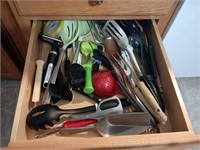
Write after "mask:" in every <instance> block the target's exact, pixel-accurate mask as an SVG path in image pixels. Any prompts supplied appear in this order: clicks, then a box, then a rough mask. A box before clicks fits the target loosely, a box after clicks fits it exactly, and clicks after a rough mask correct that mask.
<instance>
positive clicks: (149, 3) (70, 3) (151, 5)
mask: <svg viewBox="0 0 200 150" xmlns="http://www.w3.org/2000/svg"><path fill="white" fill-rule="evenodd" d="M89 1H92V0H76V1H74V0H65V1H64V0H62V1H51V2H49V3H47V1H45V0H41V1H33V0H26V1H14V3H15V6H16V8H17V10H18V12H19V14H20V15H21V16H23V17H28V18H30V19H31V20H33V19H34V20H41V19H49V20H50V19H62V18H63V17H64V18H65V19H67V18H71V17H72V16H73V18H74V19H77V18H76V17H78V18H82V19H84V17H90V18H94V19H101V18H103V19H110V18H116V19H117V18H118V19H125V18H134V19H152V18H154V19H158V18H160V16H163V15H166V14H168V13H169V12H170V9H171V8H172V6H173V5H174V4H175V3H176V1H177V0H102V1H103V3H102V4H101V5H95V6H91V5H90V3H89ZM94 1H95V0H94ZM96 1H98V0H96ZM80 8H81V9H80Z"/></svg>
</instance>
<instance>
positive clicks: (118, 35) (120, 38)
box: [102, 20, 142, 76]
mask: <svg viewBox="0 0 200 150" xmlns="http://www.w3.org/2000/svg"><path fill="white" fill-rule="evenodd" d="M102 32H103V34H104V35H105V36H106V37H109V36H111V37H113V38H115V40H116V41H117V43H118V44H119V46H120V47H121V48H122V49H123V50H126V51H127V52H128V54H129V57H130V60H131V65H132V67H134V69H136V72H137V75H138V76H141V75H142V73H141V70H140V67H139V65H138V63H137V59H136V57H135V55H134V52H133V47H132V46H131V45H130V44H129V41H128V37H127V36H126V33H125V32H124V31H123V29H122V28H121V27H120V26H119V25H118V24H117V22H115V21H114V20H108V21H107V22H106V24H105V25H104V27H103V29H102Z"/></svg>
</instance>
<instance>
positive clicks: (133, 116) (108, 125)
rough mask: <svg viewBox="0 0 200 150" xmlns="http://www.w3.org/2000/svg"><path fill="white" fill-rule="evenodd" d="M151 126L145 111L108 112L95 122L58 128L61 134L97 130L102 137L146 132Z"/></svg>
mask: <svg viewBox="0 0 200 150" xmlns="http://www.w3.org/2000/svg"><path fill="white" fill-rule="evenodd" d="M150 127H152V123H151V118H150V116H149V114H148V113H145V112H132V113H123V114H109V115H108V116H106V117H104V118H102V119H100V120H99V121H98V122H97V123H96V124H93V125H91V126H84V127H80V128H60V130H59V133H60V134H61V135H69V134H75V133H80V132H86V131H90V130H97V132H98V133H99V134H100V135H101V136H103V137H109V136H118V135H133V134H140V133H144V132H146V130H148V129H149V128H150Z"/></svg>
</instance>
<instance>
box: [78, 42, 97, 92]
mask: <svg viewBox="0 0 200 150" xmlns="http://www.w3.org/2000/svg"><path fill="white" fill-rule="evenodd" d="M94 49H97V45H96V44H95V43H93V42H89V41H87V42H86V41H84V42H82V43H81V53H82V54H83V55H84V56H85V57H88V61H87V64H83V67H84V69H85V86H84V88H83V92H84V93H87V94H91V93H93V92H94V88H93V85H92V60H91V57H92V56H93V50H94Z"/></svg>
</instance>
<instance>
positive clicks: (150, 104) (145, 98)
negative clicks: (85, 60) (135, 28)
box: [119, 56, 167, 124]
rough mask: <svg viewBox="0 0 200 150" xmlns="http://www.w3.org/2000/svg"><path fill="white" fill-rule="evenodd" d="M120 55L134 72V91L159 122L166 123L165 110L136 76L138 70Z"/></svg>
mask: <svg viewBox="0 0 200 150" xmlns="http://www.w3.org/2000/svg"><path fill="white" fill-rule="evenodd" d="M119 57H120V58H121V60H123V63H124V64H125V65H126V67H128V68H129V69H130V71H131V73H132V79H133V81H134V84H135V88H134V91H135V93H136V94H137V96H138V97H139V98H140V100H141V101H142V102H143V104H144V105H145V106H146V108H147V109H148V110H149V112H150V113H151V114H152V115H153V116H154V117H155V118H156V120H157V121H158V122H159V123H162V124H165V122H166V121H167V116H166V115H165V114H164V112H163V111H162V109H161V108H160V106H159V105H158V103H157V102H156V100H155V98H154V96H153V95H152V94H151V92H150V91H149V89H148V88H147V87H146V86H145V84H144V82H143V81H140V80H139V78H138V77H137V76H136V72H135V71H134V69H132V68H131V67H130V66H129V64H128V63H127V62H126V61H125V60H124V59H123V58H122V57H121V56H119ZM133 75H135V76H133ZM137 87H138V88H137Z"/></svg>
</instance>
